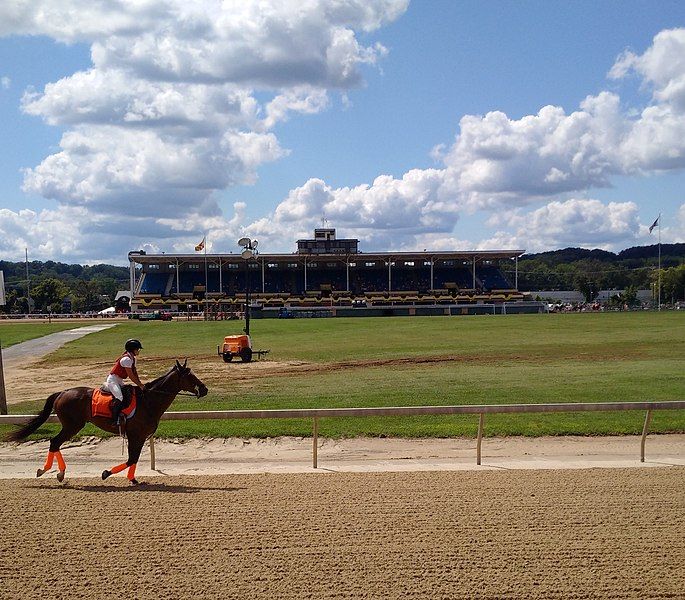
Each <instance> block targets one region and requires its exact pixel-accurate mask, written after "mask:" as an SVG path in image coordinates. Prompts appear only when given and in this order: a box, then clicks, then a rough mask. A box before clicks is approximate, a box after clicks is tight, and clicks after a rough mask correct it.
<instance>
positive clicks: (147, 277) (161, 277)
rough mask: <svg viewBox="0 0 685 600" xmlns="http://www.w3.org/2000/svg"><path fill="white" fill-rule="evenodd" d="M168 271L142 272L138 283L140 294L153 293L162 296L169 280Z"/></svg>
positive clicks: (165, 291)
mask: <svg viewBox="0 0 685 600" xmlns="http://www.w3.org/2000/svg"><path fill="white" fill-rule="evenodd" d="M171 276H172V274H170V273H149V272H148V273H144V274H143V280H142V282H141V284H140V293H141V294H155V295H157V296H163V295H166V293H167V290H166V288H167V283H168V282H169V277H171Z"/></svg>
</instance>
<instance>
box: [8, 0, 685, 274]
mask: <svg viewBox="0 0 685 600" xmlns="http://www.w3.org/2000/svg"><path fill="white" fill-rule="evenodd" d="M333 6H334V5H333V4H332V3H330V2H326V1H324V0H321V1H312V2H311V3H309V4H307V5H303V4H302V3H292V4H289V3H287V2H275V3H273V5H272V6H271V7H269V5H268V4H260V5H257V4H254V5H253V4H252V3H250V2H240V3H235V4H234V5H233V6H232V7H231V6H228V7H227V5H221V3H218V2H215V1H213V0H207V1H206V2H205V3H204V4H202V5H198V6H195V7H192V9H191V8H188V7H187V6H186V5H185V3H183V2H181V1H180V0H151V1H150V2H148V3H146V5H145V7H144V8H142V7H141V5H140V4H139V3H138V5H137V6H136V3H133V2H122V3H120V4H119V5H117V7H116V8H113V7H111V6H110V3H107V2H104V1H102V2H85V0H59V1H50V0H35V1H33V2H23V1H19V2H16V3H13V4H12V6H10V5H9V4H6V5H3V6H2V7H0V23H2V24H3V25H0V36H1V37H0V111H1V113H2V118H1V119H0V139H1V140H2V143H1V144H0V169H1V170H2V172H1V175H2V176H1V177H0V198H1V199H0V235H1V236H2V237H1V238H0V257H2V258H4V259H8V260H20V259H21V258H22V257H23V254H24V248H26V247H28V248H29V253H30V255H31V256H32V257H33V258H36V259H42V260H46V259H52V260H60V261H65V262H83V263H92V262H99V261H104V262H110V263H116V264H123V263H125V260H126V253H127V252H128V251H129V250H131V249H135V248H141V247H142V248H146V249H148V250H149V251H165V252H173V251H192V246H194V245H195V244H196V243H197V242H198V241H199V239H201V238H202V237H203V236H204V235H205V234H207V236H208V240H209V250H210V251H215V252H229V251H235V250H236V248H237V246H236V244H235V240H237V239H238V238H239V237H242V236H243V235H249V236H252V237H258V238H259V239H260V245H261V247H262V248H263V251H264V252H269V251H274V252H290V251H293V250H294V246H295V244H294V241H295V240H296V239H297V238H298V237H302V236H303V235H306V234H307V233H311V230H312V229H313V227H315V226H318V225H320V223H321V220H322V218H326V219H327V220H328V224H329V225H330V226H333V227H337V229H338V231H339V234H340V235H343V236H345V237H359V238H360V239H361V240H362V244H361V247H362V249H366V250H389V249H397V250H409V249H423V248H434V249H472V248H520V249H527V250H528V251H531V252H533V251H540V250H547V249H554V248H563V247H568V246H583V247H601V248H605V249H609V250H614V251H617V250H621V249H623V248H625V247H629V246H634V245H645V244H649V243H654V241H655V239H656V238H655V235H654V234H652V235H651V236H650V235H649V234H648V232H647V228H648V226H649V225H650V224H651V223H652V221H653V220H654V219H655V218H656V215H657V214H659V212H662V213H663V219H662V229H661V234H662V239H663V241H668V242H682V241H685V194H684V193H683V190H684V189H685V185H683V184H685V175H684V174H683V167H685V59H684V58H683V56H685V29H681V28H683V27H685V5H684V4H683V3H682V2H667V1H663V2H658V3H657V2H644V1H641V2H630V1H629V2H601V3H597V2H567V3H562V2H458V1H444V0H432V1H430V2H428V1H426V0H424V1H415V2H412V3H407V2H404V1H402V0H400V1H398V2H393V1H392V0H378V1H374V2H372V1H369V2H359V3H357V2H355V1H354V0H350V1H349V2H341V3H338V4H337V5H335V7H336V9H335V10H333ZM303 7H304V8H303ZM3 13H4V14H3ZM44 15H47V17H45V16H44ZM284 32H285V33H284ZM236 40H237V41H236ZM265 49H266V50H265ZM267 50H268V51H267ZM91 51H92V54H91ZM46 86H47V87H46ZM545 107H547V108H545ZM681 134H682V135H681ZM655 233H656V231H655Z"/></svg>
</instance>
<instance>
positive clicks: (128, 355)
mask: <svg viewBox="0 0 685 600" xmlns="http://www.w3.org/2000/svg"><path fill="white" fill-rule="evenodd" d="M124 349H125V350H126V351H125V352H124V353H123V354H122V355H121V356H120V357H119V358H118V359H117V362H115V363H114V366H113V367H112V370H111V371H110V373H109V375H108V376H107V381H105V385H104V386H103V387H104V388H106V389H108V390H109V391H110V392H112V396H113V399H112V419H113V420H114V424H115V425H117V424H118V423H119V414H120V413H121V410H122V408H124V394H123V392H122V389H121V388H122V386H123V385H124V379H130V380H131V381H132V382H133V383H135V384H136V385H137V386H138V387H139V388H142V387H143V383H142V382H141V381H140V378H139V377H138V371H137V370H136V356H138V354H139V353H140V351H141V350H142V349H143V345H142V344H141V343H140V342H139V341H138V340H127V341H126V344H124Z"/></svg>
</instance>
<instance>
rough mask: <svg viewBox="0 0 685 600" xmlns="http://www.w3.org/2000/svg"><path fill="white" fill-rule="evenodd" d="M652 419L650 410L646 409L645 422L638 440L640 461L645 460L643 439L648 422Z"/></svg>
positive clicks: (645, 438)
mask: <svg viewBox="0 0 685 600" xmlns="http://www.w3.org/2000/svg"><path fill="white" fill-rule="evenodd" d="M651 420H652V411H651V410H648V411H647V414H646V415H645V424H644V425H643V427H642V440H641V441H640V462H645V441H646V440H647V431H648V430H649V422H650V421H651Z"/></svg>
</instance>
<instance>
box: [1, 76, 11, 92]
mask: <svg viewBox="0 0 685 600" xmlns="http://www.w3.org/2000/svg"><path fill="white" fill-rule="evenodd" d="M11 85H12V80H11V79H10V78H9V77H0V88H2V89H3V90H8V89H10V86H11Z"/></svg>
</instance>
